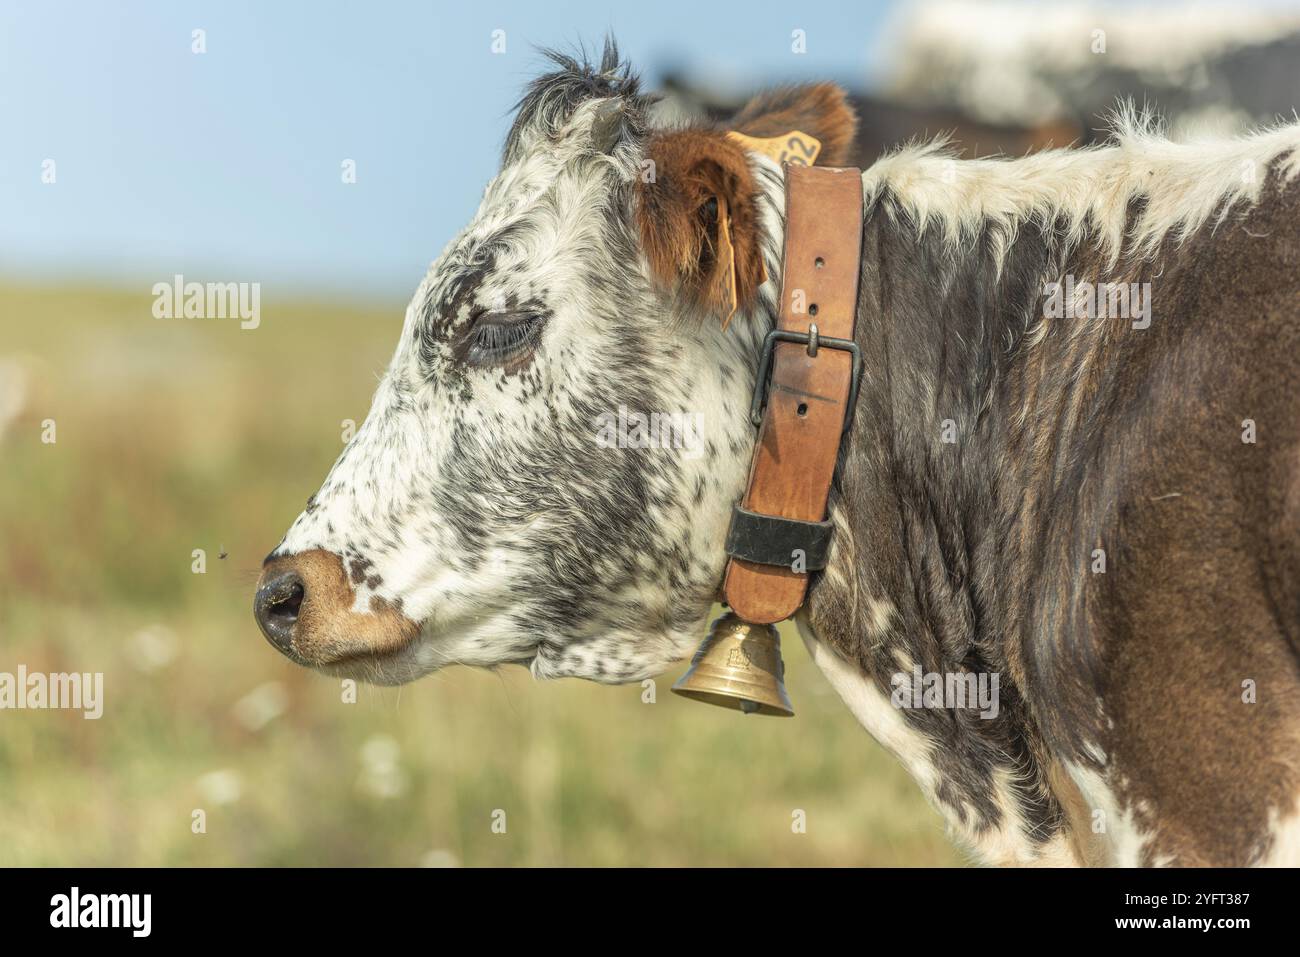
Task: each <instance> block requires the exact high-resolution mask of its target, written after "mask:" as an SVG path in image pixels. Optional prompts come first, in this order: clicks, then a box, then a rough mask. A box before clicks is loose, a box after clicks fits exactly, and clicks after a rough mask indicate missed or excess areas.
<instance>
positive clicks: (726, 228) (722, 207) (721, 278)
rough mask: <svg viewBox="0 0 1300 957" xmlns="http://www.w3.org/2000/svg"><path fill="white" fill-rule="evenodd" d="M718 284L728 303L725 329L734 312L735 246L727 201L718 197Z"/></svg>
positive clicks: (723, 321) (723, 320)
mask: <svg viewBox="0 0 1300 957" xmlns="http://www.w3.org/2000/svg"><path fill="white" fill-rule="evenodd" d="M717 258H718V265H719V267H720V269H719V273H718V285H719V286H721V287H722V288H721V289H720V290H719V291H720V292H721V293H722V297H723V302H727V303H730V308H728V309H727V314H726V315H725V316H724V317H723V319H722V328H723V329H724V330H725V329H726V328H727V326H729V325H730V324H731V317H732V316H734V315H735V314H736V247H735V246H733V245H732V243H731V213H730V211H729V210H728V209H727V201H726V200H725V199H723V198H722V197H721V196H719V197H718V257H717Z"/></svg>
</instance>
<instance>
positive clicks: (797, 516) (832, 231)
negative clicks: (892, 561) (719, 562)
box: [723, 166, 862, 624]
mask: <svg viewBox="0 0 1300 957" xmlns="http://www.w3.org/2000/svg"><path fill="white" fill-rule="evenodd" d="M785 224H786V225H785V262H784V268H783V270H782V273H781V312H780V319H779V321H778V323H777V327H776V329H774V330H773V331H772V332H771V333H769V334H768V337H767V340H766V342H765V344H764V348H763V360H762V361H761V362H760V365H759V374H758V381H757V383H756V385H755V389H754V410H753V415H754V417H755V418H756V419H758V420H759V421H761V425H760V427H759V434H758V446H757V449H756V450H755V452H754V461H753V464H752V465H751V467H750V472H749V487H748V488H747V489H746V491H745V495H744V498H742V499H741V501H740V504H739V505H738V506H736V509H735V511H734V512H733V514H732V522H731V529H730V531H729V532H728V535H727V553H728V554H729V555H730V556H731V559H730V561H729V562H728V563H727V571H726V576H725V578H724V579H723V593H724V595H725V598H726V602H727V604H729V605H730V606H731V608H732V610H733V611H734V612H735V613H736V614H738V615H739V616H740V617H741V618H744V619H745V620H746V621H750V622H754V623H756V624H770V623H773V622H778V621H781V620H783V619H786V618H789V617H790V616H791V615H793V614H794V613H795V612H796V611H797V610H798V609H799V606H800V605H802V604H803V601H804V597H805V595H806V593H807V590H808V574H809V573H810V572H812V571H817V570H818V569H820V568H822V567H824V565H825V560H826V553H827V551H828V550H829V547H830V536H831V523H830V522H828V521H826V520H825V519H826V499H827V496H828V494H829V493H830V487H831V478H832V476H833V475H834V474H835V462H836V459H837V458H838V456H839V448H840V439H841V437H842V435H843V432H844V430H845V429H846V428H847V425H848V422H849V421H850V418H851V416H852V413H853V405H854V402H855V401H856V398H857V382H858V376H859V374H860V366H861V362H860V357H859V355H858V350H857V346H856V345H854V343H853V328H854V322H855V319H856V318H857V305H858V273H859V269H860V267H861V256H862V174H861V171H860V170H857V169H852V168H847V169H840V168H834V167H826V166H811V167H806V166H786V168H785ZM769 365H770V368H771V379H770V383H769V382H768V376H767V372H768V367H769ZM764 398H766V408H765V410H764ZM760 416H761V419H760V418H759V417H760ZM759 421H756V422H755V424H756V425H757V424H759Z"/></svg>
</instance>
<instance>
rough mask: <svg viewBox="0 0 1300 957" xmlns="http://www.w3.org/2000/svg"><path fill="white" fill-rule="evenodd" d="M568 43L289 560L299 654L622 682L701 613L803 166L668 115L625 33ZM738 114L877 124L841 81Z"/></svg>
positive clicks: (289, 549) (818, 126)
mask: <svg viewBox="0 0 1300 957" xmlns="http://www.w3.org/2000/svg"><path fill="white" fill-rule="evenodd" d="M553 58H554V59H555V60H556V62H557V65H558V69H557V70H556V71H555V72H553V73H550V74H548V75H546V76H543V77H540V78H539V79H538V80H536V81H535V82H534V83H533V84H532V85H531V86H530V87H529V89H528V91H527V93H526V94H525V96H524V97H523V99H522V100H521V101H520V104H519V107H518V113H517V116H516V118H515V120H514V124H513V126H512V128H511V130H510V133H509V136H508V137H507V140H506V144H505V149H504V154H503V158H502V163H501V169H500V171H499V172H498V174H497V175H496V177H495V178H494V179H493V180H492V182H491V183H490V184H489V185H488V187H487V190H486V192H485V193H484V196H483V201H482V204H481V205H480V207H479V209H478V212H477V214H476V215H475V216H474V218H473V220H472V221H471V222H470V224H469V225H468V226H467V227H466V228H465V229H464V231H463V232H461V233H460V235H459V236H457V237H456V238H455V239H454V240H452V242H451V243H450V244H449V245H448V246H447V247H446V249H445V250H444V251H443V253H442V255H441V256H440V257H439V258H438V260H437V261H436V262H434V264H433V265H432V267H431V268H430V270H429V272H428V275H427V276H426V277H425V279H424V281H423V282H422V283H421V284H420V287H419V289H418V290H417V291H416V294H415V297H414V298H413V299H412V301H411V304H410V306H409V307H408V308H407V311H406V320H405V323H404V325H403V328H402V334H401V339H400V340H399V341H398V344H397V349H396V352H395V354H394V356H393V359H392V363H391V365H390V366H389V368H388V370H387V373H386V374H385V376H384V378H383V380H382V382H381V383H380V385H379V388H378V390H377V392H376V393H375V397H374V400H373V403H372V405H371V409H370V412H369V415H368V416H367V418H366V420H365V422H364V424H363V425H362V426H361V428H360V429H359V430H358V431H357V433H356V435H355V437H354V438H353V439H352V441H351V442H350V443H349V444H348V445H347V447H346V448H345V449H344V451H343V453H342V455H341V456H340V457H339V459H338V461H337V462H335V464H334V467H333V468H332V469H331V470H330V472H329V474H328V475H327V476H326V478H325V482H324V484H323V485H322V486H321V488H320V490H319V491H317V492H316V494H315V495H313V496H312V497H311V499H310V500H309V502H308V504H307V507H306V509H305V510H304V511H303V512H302V514H301V515H299V516H298V518H297V519H296V520H295V521H294V523H293V525H292V526H291V527H290V529H289V531H288V533H287V534H286V535H285V537H284V539H283V541H281V543H280V544H279V546H277V547H276V549H275V550H274V551H273V552H272V553H271V555H270V556H269V557H268V558H267V560H266V563H265V567H264V569H263V573H262V578H261V581H260V582H259V584H258V591H257V596H256V600H255V613H256V616H257V620H258V623H259V625H260V626H261V628H262V630H263V631H264V633H265V634H266V635H267V637H268V639H269V640H270V641H271V642H272V644H274V645H275V646H276V647H277V648H278V649H280V650H281V651H282V652H284V653H285V654H286V655H288V656H289V657H290V658H292V659H294V660H295V661H298V662H300V663H302V664H306V665H311V666H314V667H319V668H322V669H324V670H327V671H330V672H333V673H337V674H345V675H352V676H356V677H361V678H365V679H368V680H372V681H375V682H379V683H397V682H402V681H408V680H411V679H413V678H416V677H418V676H420V675H422V674H425V673H427V672H429V671H432V670H434V669H435V668H438V667H440V666H442V665H445V664H451V663H461V664H471V665H486V666H491V665H497V664H502V663H511V662H513V663H519V664H527V665H529V666H530V667H531V669H532V671H533V673H534V674H535V675H537V676H539V677H551V676H560V675H573V676H579V677H584V678H591V679H595V680H599V681H608V682H618V681H628V680H633V679H637V678H640V677H644V676H646V675H650V674H655V673H658V672H659V671H661V670H663V669H664V668H665V667H666V666H667V665H669V664H670V663H671V662H673V661H674V660H676V659H679V658H681V657H684V656H686V655H688V654H689V653H690V652H691V651H692V650H693V649H694V646H695V644H696V642H697V640H698V638H699V636H700V634H701V633H702V628H703V625H704V622H705V619H706V617H707V615H708V612H709V608H710V605H711V603H712V602H713V601H714V599H715V596H716V593H717V590H718V586H719V583H720V581H721V576H722V572H723V568H724V564H725V558H726V556H725V554H724V552H723V541H724V538H725V535H726V529H727V523H728V520H729V516H730V510H731V506H732V504H733V503H734V502H735V501H737V500H738V498H739V497H740V495H741V493H742V491H743V489H744V484H745V479H746V475H747V470H748V467H749V462H750V457H751V453H752V450H753V442H754V429H753V427H752V425H751V424H750V422H749V417H748V412H749V399H750V392H751V389H752V386H753V381H754V376H755V369H756V365H757V357H758V350H759V346H760V344H761V340H762V337H763V335H764V333H765V332H766V330H767V329H768V328H770V326H771V323H772V321H773V319H772V316H773V312H774V301H773V300H774V297H775V290H776V286H775V283H776V281H777V280H778V278H779V277H778V275H777V271H778V269H779V265H780V263H779V255H780V237H781V225H780V214H781V210H780V203H781V201H782V187H781V175H780V171H779V169H778V168H777V166H776V164H775V163H773V162H771V161H770V160H767V159H764V158H760V157H758V156H757V155H756V154H750V153H747V152H746V151H745V150H744V149H743V148H742V147H741V146H739V145H737V143H736V142H734V141H733V140H731V139H728V138H727V136H726V130H727V129H728V128H731V127H728V126H725V125H724V126H721V127H713V126H692V127H686V128H677V129H671V130H669V129H654V128H653V127H652V122H651V119H650V115H649V113H650V108H651V99H650V98H649V97H647V96H645V95H643V94H642V93H641V92H640V91H639V88H638V82H637V79H636V77H635V76H634V75H632V74H631V73H630V71H629V70H628V69H627V68H626V67H623V66H620V65H619V62H618V57H617V54H616V52H615V50H614V49H613V47H612V45H611V44H607V45H606V49H605V54H604V57H603V59H602V62H601V63H600V64H599V66H590V65H587V64H586V63H579V62H578V61H576V60H573V59H570V58H567V57H562V56H558V55H556V56H553ZM737 119H738V121H739V126H740V127H741V128H743V129H744V130H745V131H746V132H750V133H752V134H754V135H756V136H767V135H772V132H778V133H779V132H783V131H785V130H789V129H793V128H800V129H802V130H803V131H804V132H808V133H811V134H812V135H814V136H817V137H818V138H820V139H822V141H823V143H824V145H825V147H826V148H825V150H824V152H823V157H826V158H829V159H830V161H832V162H835V161H836V157H837V156H839V155H841V154H842V153H843V151H844V150H845V149H846V148H847V146H848V144H849V141H850V140H851V138H852V132H853V122H854V121H853V117H852V114H851V112H850V111H849V110H848V108H847V107H846V106H845V104H844V98H843V95H842V94H841V93H840V91H839V90H837V89H836V88H834V87H831V86H816V87H809V88H803V89H795V90H784V91H779V92H777V93H773V94H768V95H766V96H765V97H760V98H758V99H756V100H755V101H754V102H753V103H751V105H750V106H749V107H747V109H746V111H745V112H744V113H743V114H742V115H741V117H738V118H737ZM777 127H780V129H777ZM733 309H734V310H735V315H734V318H731V321H730V322H726V321H725V320H726V319H728V318H729V317H730V316H731V313H732V310H733Z"/></svg>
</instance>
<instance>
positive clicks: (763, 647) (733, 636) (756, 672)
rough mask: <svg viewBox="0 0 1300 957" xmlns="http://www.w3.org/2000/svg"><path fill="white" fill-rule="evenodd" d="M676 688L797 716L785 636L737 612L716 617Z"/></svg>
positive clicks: (725, 703)
mask: <svg viewBox="0 0 1300 957" xmlns="http://www.w3.org/2000/svg"><path fill="white" fill-rule="evenodd" d="M673 691H674V692H676V693H677V694H679V695H683V696H685V697H687V698H692V699H694V700H696V701H703V702H705V703H706V704H716V705H719V706H721V707H724V708H733V709H736V710H738V711H742V712H744V713H745V714H767V715H775V716H777V717H782V718H790V717H793V716H794V707H793V706H792V705H791V704H790V698H789V696H788V695H787V694H786V691H785V663H784V662H783V661H782V660H781V637H780V635H779V634H778V633H777V630H776V628H775V627H773V626H772V625H756V624H754V623H752V622H748V621H745V620H744V619H742V618H741V617H740V616H739V615H737V614H736V613H735V612H728V613H727V614H725V615H723V616H722V617H721V618H719V619H717V620H716V621H714V622H713V624H712V626H710V628H709V636H708V637H707V638H705V639H704V641H703V643H702V644H701V645H700V648H699V650H698V651H697V652H695V657H694V658H692V659H691V667H690V669H689V670H688V671H687V672H686V674H684V675H682V677H681V678H680V679H678V681H677V683H676V684H675V685H673Z"/></svg>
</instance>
